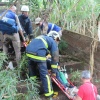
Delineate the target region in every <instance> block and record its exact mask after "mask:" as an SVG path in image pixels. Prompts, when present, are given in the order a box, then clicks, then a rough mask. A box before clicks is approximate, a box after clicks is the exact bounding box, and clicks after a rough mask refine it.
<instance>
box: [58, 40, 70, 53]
mask: <svg viewBox="0 0 100 100" xmlns="http://www.w3.org/2000/svg"><path fill="white" fill-rule="evenodd" d="M58 47H59V52H60V54H65V52H66V51H64V50H65V49H66V48H67V47H68V44H67V42H66V41H64V40H61V41H60V43H59V45H58Z"/></svg>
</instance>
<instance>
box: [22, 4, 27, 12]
mask: <svg viewBox="0 0 100 100" xmlns="http://www.w3.org/2000/svg"><path fill="white" fill-rule="evenodd" d="M21 11H29V7H28V6H26V5H23V6H22V7H21Z"/></svg>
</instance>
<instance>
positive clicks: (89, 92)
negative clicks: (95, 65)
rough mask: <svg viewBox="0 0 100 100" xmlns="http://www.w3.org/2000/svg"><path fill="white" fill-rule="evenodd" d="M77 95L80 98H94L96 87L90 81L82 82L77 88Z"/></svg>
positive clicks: (88, 99) (93, 99)
mask: <svg viewBox="0 0 100 100" xmlns="http://www.w3.org/2000/svg"><path fill="white" fill-rule="evenodd" d="M78 96H79V97H81V99H82V100H96V96H97V88H96V87H95V86H94V85H92V83H90V82H87V83H84V84H83V85H81V86H80V88H79V91H78Z"/></svg>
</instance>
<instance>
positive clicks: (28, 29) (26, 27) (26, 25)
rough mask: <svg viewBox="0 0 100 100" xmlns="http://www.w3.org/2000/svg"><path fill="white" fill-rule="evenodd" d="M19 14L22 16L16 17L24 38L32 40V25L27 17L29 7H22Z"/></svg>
mask: <svg viewBox="0 0 100 100" xmlns="http://www.w3.org/2000/svg"><path fill="white" fill-rule="evenodd" d="M21 12H22V14H21V15H19V16H18V18H19V21H20V24H21V26H22V29H23V33H24V36H25V38H26V40H27V41H28V39H32V38H33V35H32V33H33V28H32V23H31V21H30V18H29V17H28V16H29V7H28V6H27V5H23V6H22V7H21Z"/></svg>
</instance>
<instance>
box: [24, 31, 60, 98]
mask: <svg viewBox="0 0 100 100" xmlns="http://www.w3.org/2000/svg"><path fill="white" fill-rule="evenodd" d="M59 41H60V36H59V34H58V33H57V32H55V31H52V32H50V33H48V35H40V36H38V37H36V38H35V39H33V40H32V41H31V42H30V44H29V45H28V46H27V47H26V55H27V57H28V59H29V66H28V67H29V76H30V78H31V79H32V78H33V79H34V77H36V66H37V65H38V69H39V73H40V78H41V81H42V84H43V88H44V93H45V94H44V95H45V96H46V97H50V96H52V95H53V89H52V84H51V80H50V77H49V75H48V69H47V63H46V55H47V54H48V53H49V51H50V54H51V56H52V58H51V68H52V73H53V75H56V72H57V71H58V69H57V66H58V62H59V50H58V43H59ZM48 50H49V51H48Z"/></svg>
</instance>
